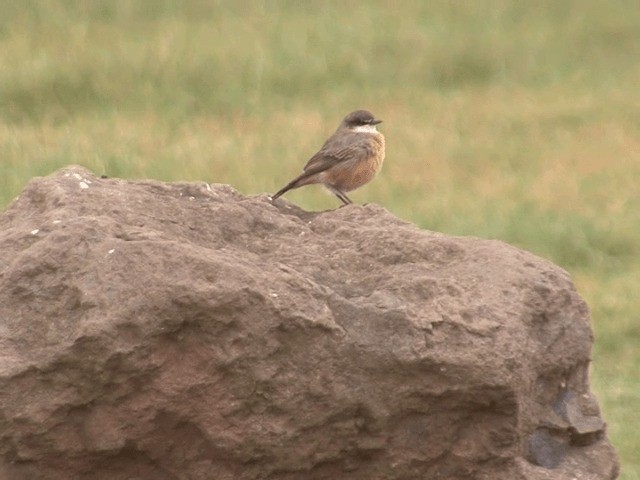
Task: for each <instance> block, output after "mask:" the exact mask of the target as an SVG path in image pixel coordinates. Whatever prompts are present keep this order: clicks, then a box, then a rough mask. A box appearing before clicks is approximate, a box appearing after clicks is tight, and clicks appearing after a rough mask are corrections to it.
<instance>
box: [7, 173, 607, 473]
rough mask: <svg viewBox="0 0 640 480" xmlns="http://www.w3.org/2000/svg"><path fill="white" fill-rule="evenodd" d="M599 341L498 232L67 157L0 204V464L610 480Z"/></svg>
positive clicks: (555, 282)
mask: <svg viewBox="0 0 640 480" xmlns="http://www.w3.org/2000/svg"><path fill="white" fill-rule="evenodd" d="M591 343H592V333H591V330H590V327H589V316H588V311H587V307H586V305H585V303H584V302H583V301H582V300H581V299H580V297H579V296H578V294H577V293H576V291H575V289H574V287H573V285H572V283H571V280H570V279H569V276H568V275H567V273H566V272H564V271H563V270H561V269H560V268H558V267H555V266H554V265H552V264H551V263H549V262H547V261H545V260H542V259H540V258H537V257H535V256H533V255H531V254H528V253H526V252H523V251H521V250H518V249H516V248H513V247H510V246H509V245H506V244H504V243H501V242H497V241H485V240H479V239H474V238H453V237H448V236H444V235H440V234H436V233H432V232H426V231H422V230H419V229H418V228H416V227H415V226H412V225H409V224H407V223H405V222H403V221H400V220H398V219H397V218H395V217H394V216H392V215H391V214H389V213H388V212H387V211H385V210H384V209H382V208H380V207H378V206H374V205H368V206H348V207H344V208H339V209H337V210H334V211H328V212H322V213H309V212H305V211H302V210H300V209H299V208H296V207H295V206H293V205H291V204H289V203H287V202H285V201H278V202H276V204H275V205H274V204H272V203H271V202H270V201H269V199H268V197H267V196H266V195H261V196H257V197H244V196H242V195H240V194H239V193H237V192H235V191H234V190H233V189H231V188H230V187H228V186H224V185H212V186H211V187H209V186H207V185H205V184H186V183H175V184H164V183H160V182H155V181H140V182H128V181H123V180H116V179H100V178H97V177H95V176H94V175H93V174H91V173H90V172H88V171H87V170H84V169H82V168H79V167H72V168H68V169H65V170H62V171H60V172H58V173H57V174H55V175H53V176H50V177H46V178H40V179H35V180H33V181H32V182H31V183H29V185H28V186H27V187H26V188H25V190H24V192H23V193H22V194H21V195H20V196H19V197H18V199H17V200H16V201H14V202H13V204H12V205H11V206H10V207H9V209H8V210H7V211H6V212H4V214H3V215H2V217H1V218H0V348H1V350H0V355H1V357H0V439H1V441H0V478H2V479H11V480H14V479H17V480H20V479H45V480H46V479H64V480H68V479H90V480H97V479H105V480H106V479H109V480H120V479H122V480H127V479H128V480H132V479H138V480H139V479H144V480H146V479H149V480H163V479H185V480H186V479H190V480H198V479H203V480H204V479H206V480H209V479H213V480H224V479H229V480H238V479H363V480H364V479H366V480H379V479H430V480H431V479H465V480H466V479H486V480H496V479H498V480H499V479H509V480H514V479H558V480H561V479H562V480H565V479H566V480H571V479H613V478H616V476H617V472H618V466H617V460H616V456H615V452H614V451H613V449H612V447H611V446H610V444H609V442H608V441H607V438H606V436H605V425H604V423H603V421H602V419H601V417H600V413H599V409H598V405H597V402H596V400H595V398H594V397H593V395H592V394H591V392H590V390H589V382H588V369H589V361H590V349H591Z"/></svg>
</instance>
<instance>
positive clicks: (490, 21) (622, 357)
mask: <svg viewBox="0 0 640 480" xmlns="http://www.w3.org/2000/svg"><path fill="white" fill-rule="evenodd" d="M0 65H1V67H0V207H2V209H4V208H5V207H6V206H7V205H8V204H9V202H10V201H11V199H12V198H14V197H15V196H16V195H18V194H19V192H20V190H21V189H22V188H23V187H24V185H25V183H26V182H27V181H28V180H29V179H30V178H32V177H33V176H37V175H47V174H49V173H51V172H53V171H55V170H56V169H58V168H60V167H62V166H65V165H69V164H80V165H84V166H86V167H88V168H90V169H91V170H93V171H94V172H95V173H96V174H98V175H100V174H106V175H109V176H110V177H124V178H138V179H139V178H153V179H158V180H166V181H177V180H183V181H198V182H215V183H228V184H231V185H232V186H234V187H235V188H237V189H238V190H240V191H241V192H243V193H245V194H248V195H253V194H258V193H262V192H270V193H273V192H274V191H275V190H277V189H278V188H279V187H281V186H282V185H284V184H285V183H286V182H287V181H288V180H290V179H291V178H292V177H293V176H295V175H297V174H298V173H299V172H300V171H301V168H302V166H303V165H304V163H305V162H306V161H307V159H308V158H309V157H310V156H311V155H312V154H313V153H315V151H316V150H317V149H318V148H319V147H320V146H321V144H322V142H324V140H325V139H326V138H327V137H328V136H329V135H330V134H331V133H333V131H334V130H335V128H336V127H337V125H338V123H339V121H340V120H341V118H342V117H343V116H344V115H345V114H346V113H348V112H349V111H351V110H354V109H356V108H367V109H369V110H371V111H373V112H374V114H376V115H377V116H378V117H380V118H382V119H383V120H384V123H383V124H382V125H381V126H380V130H381V131H382V132H383V133H384V134H385V136H386V138H387V158H386V161H385V165H384V168H383V170H382V172H381V174H380V175H379V176H378V177H377V179H376V180H374V181H373V182H371V183H370V184H369V185H367V186H365V187H363V188H362V189H360V190H358V191H357V192H354V193H353V194H352V195H351V198H352V199H353V200H354V201H355V202H358V203H364V202H375V203H378V204H380V205H383V206H385V207H386V208H387V209H389V210H390V211H391V212H393V213H394V214H396V215H397V216H399V217H401V218H403V219H405V220H407V221H410V222H414V223H416V224H418V225H419V226H420V227H422V228H426V229H430V230H437V231H441V232H445V233H447V234H452V235H472V236H478V237H484V238H495V239H500V240H504V241H506V242H509V243H511V244H514V245H517V246H519V247H521V248H524V249H526V250H529V251H531V252H534V253H536V254H538V255H540V256H543V257H546V258H549V259H551V260H552V261H554V262H555V263H557V264H558V265H560V266H561V267H563V268H565V269H566V270H568V271H569V272H570V273H571V275H572V277H573V279H574V280H575V282H576V285H577V287H578V290H579V291H580V293H581V294H582V295H583V296H584V297H585V299H586V300H587V302H588V304H589V306H590V308H591V313H592V321H593V326H594V330H595V334H596V342H595V345H594V350H593V368H592V382H593V387H594V390H595V391H596V393H597V395H598V398H599V400H600V402H601V406H602V408H603V410H604V416H605V419H606V420H607V422H608V424H609V435H610V437H611V439H612V441H613V443H614V444H615V446H616V448H617V449H618V452H619V453H620V455H621V457H622V458H621V459H622V476H621V478H622V479H624V480H630V479H635V480H638V479H640V435H639V434H638V430H639V428H640V419H639V416H638V412H639V411H640V349H639V345H640V344H639V342H640V291H639V288H638V287H639V285H640V88H639V87H640V7H639V5H638V2H637V0H617V1H615V2H606V1H604V0H560V1H551V0H546V1H545V0H541V1H537V2H522V1H518V0H488V1H485V2H455V1H444V0H434V1H430V2H421V1H417V0H416V1H382V0H367V1H361V2H355V1H353V2H344V1H323V2H300V1H293V0H292V1H287V0H272V1H259V0H254V1H242V0H225V1H213V0H210V1H198V0H191V1H188V0H187V1H169V0H136V1H129V0H75V1H74V0H38V1H35V0H33V1H30V0H21V1H13V0H0ZM286 197H287V199H288V200H290V201H293V202H295V203H297V204H299V205H301V206H302V207H304V208H306V209H311V210H324V209H332V208H335V207H337V206H338V205H339V201H338V200H337V199H336V198H335V197H333V196H331V195H327V194H326V193H324V192H323V190H322V188H320V187H318V186H314V187H306V188H304V189H301V190H297V191H294V192H291V193H289V194H287V196H286Z"/></svg>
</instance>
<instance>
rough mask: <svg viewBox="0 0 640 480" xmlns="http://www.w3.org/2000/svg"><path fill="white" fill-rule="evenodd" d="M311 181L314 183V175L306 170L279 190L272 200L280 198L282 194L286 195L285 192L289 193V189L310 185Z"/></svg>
mask: <svg viewBox="0 0 640 480" xmlns="http://www.w3.org/2000/svg"><path fill="white" fill-rule="evenodd" d="M310 183H314V182H313V179H312V175H309V174H308V173H306V172H305V173H303V174H302V175H300V176H299V177H296V178H294V179H293V180H291V181H290V182H289V183H287V184H286V185H285V186H284V187H282V188H281V189H280V190H278V191H277V192H276V193H275V194H274V195H273V196H272V197H271V200H276V199H277V198H279V197H281V196H282V195H284V194H285V193H287V192H288V191H289V190H293V189H295V188H298V187H302V186H303V185H308V184H310Z"/></svg>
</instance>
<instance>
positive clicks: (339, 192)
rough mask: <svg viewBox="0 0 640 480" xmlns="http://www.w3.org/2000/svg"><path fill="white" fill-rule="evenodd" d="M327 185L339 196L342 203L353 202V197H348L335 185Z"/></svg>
mask: <svg viewBox="0 0 640 480" xmlns="http://www.w3.org/2000/svg"><path fill="white" fill-rule="evenodd" d="M327 187H328V188H329V190H331V192H333V194H334V195H335V196H336V197H338V198H339V199H340V200H341V201H342V203H344V204H345V205H349V204H350V203H353V202H352V201H351V199H350V198H349V197H347V195H346V194H345V193H344V192H341V191H340V190H338V189H337V188H335V187H332V186H329V185H327Z"/></svg>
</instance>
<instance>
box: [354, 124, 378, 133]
mask: <svg viewBox="0 0 640 480" xmlns="http://www.w3.org/2000/svg"><path fill="white" fill-rule="evenodd" d="M351 131H352V132H357V133H377V132H378V130H377V129H376V126H375V125H358V126H357V127H353V128H352V129H351Z"/></svg>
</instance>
